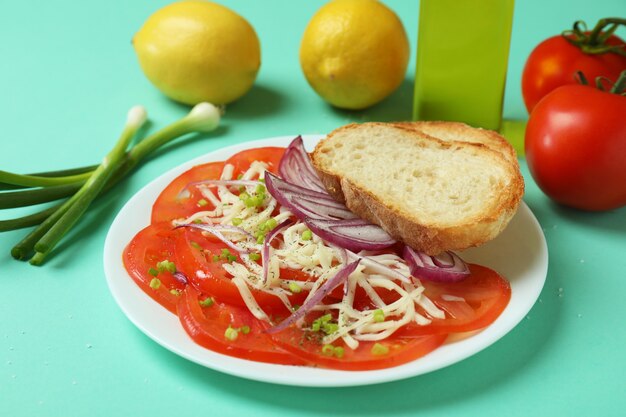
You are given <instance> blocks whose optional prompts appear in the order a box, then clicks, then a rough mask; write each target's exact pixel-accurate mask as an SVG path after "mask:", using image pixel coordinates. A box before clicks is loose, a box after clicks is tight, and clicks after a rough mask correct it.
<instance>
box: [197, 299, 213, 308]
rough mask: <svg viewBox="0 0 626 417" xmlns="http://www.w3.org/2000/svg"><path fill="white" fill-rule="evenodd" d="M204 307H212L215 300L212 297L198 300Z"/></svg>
mask: <svg viewBox="0 0 626 417" xmlns="http://www.w3.org/2000/svg"><path fill="white" fill-rule="evenodd" d="M198 303H199V304H200V305H201V306H202V307H211V306H212V305H213V304H214V303H215V301H214V300H213V299H212V298H211V297H207V298H205V299H204V300H202V301H199V302H198Z"/></svg>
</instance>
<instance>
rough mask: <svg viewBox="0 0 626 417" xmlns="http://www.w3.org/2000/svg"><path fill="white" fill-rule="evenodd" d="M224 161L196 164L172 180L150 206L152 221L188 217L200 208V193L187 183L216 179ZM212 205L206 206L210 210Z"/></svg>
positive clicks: (220, 173)
mask: <svg viewBox="0 0 626 417" xmlns="http://www.w3.org/2000/svg"><path fill="white" fill-rule="evenodd" d="M223 169H224V162H211V163H208V164H203V165H198V166H195V167H193V168H191V169H190V170H188V171H186V172H184V173H182V174H181V175H179V176H178V177H176V179H174V181H172V182H171V183H170V184H169V185H168V186H167V187H166V188H165V189H164V190H163V191H161V194H159V197H157V199H156V201H155V203H154V205H153V206H152V223H160V222H171V221H172V220H174V219H180V218H185V217H189V216H191V215H192V214H194V213H196V212H198V211H200V210H201V208H200V205H199V201H200V200H201V199H202V194H201V193H200V191H199V190H198V188H196V187H187V185H188V184H189V183H192V182H195V181H203V180H209V179H218V178H219V177H220V175H222V170H223ZM211 209H213V207H210V206H209V208H207V210H211Z"/></svg>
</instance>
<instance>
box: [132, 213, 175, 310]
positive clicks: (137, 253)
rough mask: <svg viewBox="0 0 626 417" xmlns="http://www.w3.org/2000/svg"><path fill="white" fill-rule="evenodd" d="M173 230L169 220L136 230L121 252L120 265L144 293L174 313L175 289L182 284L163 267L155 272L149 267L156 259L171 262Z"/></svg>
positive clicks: (173, 241)
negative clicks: (121, 259)
mask: <svg viewBox="0 0 626 417" xmlns="http://www.w3.org/2000/svg"><path fill="white" fill-rule="evenodd" d="M176 234H177V233H176V232H174V231H172V226H171V225H170V224H169V223H156V224H152V225H150V226H148V227H146V228H145V229H143V230H142V231H140V232H139V233H137V235H136V236H135V237H134V238H133V240H131V242H130V243H129V244H128V246H126V249H124V253H123V261H124V266H125V267H126V270H127V271H128V273H129V274H130V276H131V278H132V279H133V280H134V281H135V282H136V283H137V285H139V287H140V288H141V289H142V290H143V291H144V292H145V293H146V294H148V295H149V296H150V297H152V298H153V299H154V300H155V301H157V302H158V303H159V304H161V305H162V306H163V307H165V308H167V309H168V310H169V311H171V312H172V313H174V314H175V313H176V304H177V303H178V297H179V296H178V295H176V291H180V290H182V289H183V288H185V285H184V284H182V283H181V282H179V281H178V280H177V279H176V278H174V276H172V274H170V273H169V272H167V271H164V272H159V273H158V275H156V276H155V275H152V274H150V272H149V271H150V270H151V269H156V268H157V263H158V262H161V261H165V260H168V261H171V262H174V259H175V253H174V247H175V235H176ZM153 272H154V271H153ZM153 279H158V282H159V283H160V285H158V288H154V287H155V286H156V285H155V283H156V281H155V282H154V283H153V286H151V285H150V283H151V282H153ZM172 290H176V291H174V292H172Z"/></svg>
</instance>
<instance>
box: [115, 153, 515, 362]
mask: <svg viewBox="0 0 626 417" xmlns="http://www.w3.org/2000/svg"><path fill="white" fill-rule="evenodd" d="M284 151H285V149H284V148H274V147H271V148H257V149H250V150H247V151H243V152H240V153H238V154H236V155H234V156H232V157H231V158H229V159H228V160H226V161H224V162H212V163H208V164H202V165H198V166H196V167H194V168H192V169H190V170H188V171H186V172H184V173H183V174H181V175H179V176H178V177H177V178H176V179H174V181H172V182H171V183H170V184H169V185H168V186H167V187H166V188H165V189H164V190H163V192H161V194H160V195H159V197H158V198H157V200H156V202H155V203H154V205H153V210H152V224H151V225H150V226H148V227H146V228H145V229H143V230H142V231H140V232H139V233H138V234H137V235H136V236H135V237H134V238H133V240H132V241H131V242H130V243H129V244H128V246H127V247H126V249H125V250H124V253H123V261H124V265H125V267H126V269H127V270H128V272H129V275H130V276H131V277H132V279H133V280H134V281H135V282H136V283H137V285H138V286H139V287H140V288H141V289H142V290H143V291H144V292H145V293H146V294H148V295H149V296H150V297H152V298H153V299H154V300H155V301H157V302H158V303H160V304H161V305H162V306H163V307H164V308H166V309H167V310H169V311H171V312H172V313H174V314H177V315H178V317H179V319H180V322H181V324H182V326H183V328H184V329H185V331H186V332H187V333H188V334H189V336H190V337H191V338H192V339H193V340H194V341H195V342H196V343H198V344H199V345H201V346H203V347H205V348H207V349H210V350H213V351H216V352H219V353H223V354H226V355H231V356H236V357H240V358H245V359H249V360H254V361H260V362H268V363H280V364H288V365H308V366H319V367H325V368H332V369H343V370H370V369H382V368H388V367H392V366H397V365H400V364H403V363H407V362H410V361H413V360H415V359H417V358H419V357H422V356H424V355H426V354H427V353H429V352H431V351H433V350H434V349H436V348H437V347H439V346H440V345H441V344H443V343H444V342H445V340H446V338H447V336H448V334H450V333H457V332H467V331H472V330H477V329H480V328H483V327H485V326H488V325H489V324H491V323H492V322H493V321H494V320H495V319H496V318H497V317H498V316H499V315H500V314H501V313H502V311H503V310H504V308H505V307H506V305H507V303H508V301H509V299H510V296H511V289H510V286H509V284H508V282H507V281H506V280H504V279H503V278H502V277H500V276H499V275H498V274H497V273H496V272H494V271H492V270H490V269H488V268H485V267H482V266H478V265H470V270H471V275H470V277H469V278H467V279H465V280H464V281H461V282H457V283H447V284H444V283H434V282H427V281H424V282H422V284H423V285H424V287H425V291H424V294H425V295H426V296H427V297H428V298H429V299H430V300H431V301H432V302H433V303H434V304H435V305H436V306H437V307H439V308H440V309H441V310H443V311H444V312H445V313H446V318H445V319H432V322H431V324H429V325H426V326H420V325H417V324H415V323H413V324H410V325H406V326H403V327H402V328H400V329H399V330H397V331H395V332H394V333H393V334H391V336H389V337H387V338H386V339H384V340H381V341H377V342H371V341H360V342H359V346H358V348H357V349H354V350H353V349H350V348H349V347H348V346H346V345H345V343H344V342H343V341H342V340H341V339H338V340H337V341H335V342H334V343H333V344H330V345H327V344H324V343H322V336H324V334H323V333H320V332H319V331H318V332H315V331H313V330H312V329H311V327H310V326H308V325H305V326H304V327H297V326H290V327H287V328H286V329H284V330H282V331H279V332H276V333H273V332H272V333H271V334H270V333H268V332H266V330H267V329H268V328H269V327H271V324H270V323H268V322H266V321H262V320H259V319H257V318H255V317H254V315H253V314H252V313H251V312H250V310H249V309H248V307H247V306H246V303H245V302H244V300H243V299H242V296H241V294H240V292H239V290H238V289H237V287H236V285H235V284H233V282H232V281H231V278H232V277H231V276H230V275H229V274H228V273H227V272H226V270H225V269H224V268H223V264H224V262H226V259H224V256H221V255H223V253H224V251H225V250H228V249H229V248H228V246H227V245H226V244H225V243H223V242H221V241H220V240H218V239H217V238H214V237H211V236H206V233H204V234H203V233H202V232H201V231H199V230H197V229H193V228H189V227H185V228H175V227H174V226H173V223H172V221H173V220H176V219H182V218H187V217H189V216H191V215H193V214H194V213H196V212H198V211H202V210H204V208H203V207H204V206H205V205H206V203H204V204H201V200H203V196H202V193H201V192H200V191H199V189H198V187H196V186H195V185H194V183H196V182H199V181H205V180H215V179H219V178H220V176H221V175H222V171H223V169H224V166H225V165H226V164H231V165H233V167H234V170H233V178H237V177H238V176H239V175H241V174H242V173H244V172H245V171H247V170H248V168H249V167H250V165H251V164H252V162H254V161H263V162H265V163H266V164H267V165H268V170H269V171H271V172H276V171H277V168H278V165H279V162H280V159H281V157H282V155H283V153H284ZM205 192H206V191H205ZM207 209H208V210H212V209H213V207H212V206H211V205H209V206H208V208H207ZM230 255H231V257H232V256H234V257H235V258H234V259H236V260H239V259H240V255H239V254H238V253H236V251H233V250H231V251H230ZM230 261H232V258H231V259H230ZM169 262H171V263H172V266H174V265H175V271H176V274H174V273H172V272H173V271H174V269H172V268H167V267H163V264H164V263H165V265H166V266H167V264H168V263H169ZM258 262H260V261H258ZM181 277H182V278H181ZM281 277H284V278H288V279H290V280H298V281H306V280H311V279H315V278H314V277H311V276H309V275H308V274H306V273H304V272H303V271H300V270H292V269H281ZM341 291H342V290H341V288H339V287H338V288H336V289H335V291H332V292H330V293H329V294H328V295H327V297H326V299H325V300H324V302H325V303H326V302H327V303H331V302H336V301H338V300H339V299H341V294H342V292H341ZM250 292H251V293H252V296H253V297H254V298H255V300H256V302H257V303H258V304H259V306H261V307H262V309H263V310H264V311H265V312H266V313H267V314H268V315H269V316H270V318H272V320H274V321H280V319H282V318H285V317H286V316H287V315H289V314H290V313H291V312H290V311H289V310H288V309H287V308H286V307H285V305H284V304H283V302H282V301H281V300H280V299H279V298H278V297H276V296H275V295H273V294H269V293H267V292H263V291H260V290H255V289H253V288H251V289H250ZM379 295H380V297H381V298H382V299H385V300H386V301H387V300H388V299H389V298H393V294H391V293H386V292H385V290H382V291H380V293H379ZM306 297H307V292H306V291H304V290H303V291H302V292H300V293H297V294H295V293H294V294H293V295H291V296H289V301H290V302H291V304H292V305H293V306H295V307H296V308H297V306H299V305H302V303H304V301H305V299H306ZM354 306H355V307H357V308H362V309H371V308H375V307H373V306H372V305H371V301H370V300H369V298H368V297H367V296H366V294H365V293H364V292H363V291H362V290H359V291H357V292H356V293H355V302H354ZM424 314H426V313H424ZM319 315H320V312H316V313H315V314H314V315H309V316H307V317H306V320H305V321H307V320H308V321H311V320H312V317H313V318H315V317H319Z"/></svg>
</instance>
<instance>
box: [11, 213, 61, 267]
mask: <svg viewBox="0 0 626 417" xmlns="http://www.w3.org/2000/svg"><path fill="white" fill-rule="evenodd" d="M62 205H63V203H61V204H58V205H56V206H52V207H49V208H47V209H45V210H42V211H39V212H37V213H33V214H29V215H27V216H23V217H17V218H15V219H9V220H0V232H8V231H9V230H17V229H23V228H25V227H31V226H36V225H38V224H40V223H41V222H43V221H44V220H46V219H47V218H48V217H50V215H51V214H53V213H54V212H55V211H57V210H58V209H59V208H60V207H61V206H62ZM33 245H34V242H33ZM22 258H23V257H22Z"/></svg>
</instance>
